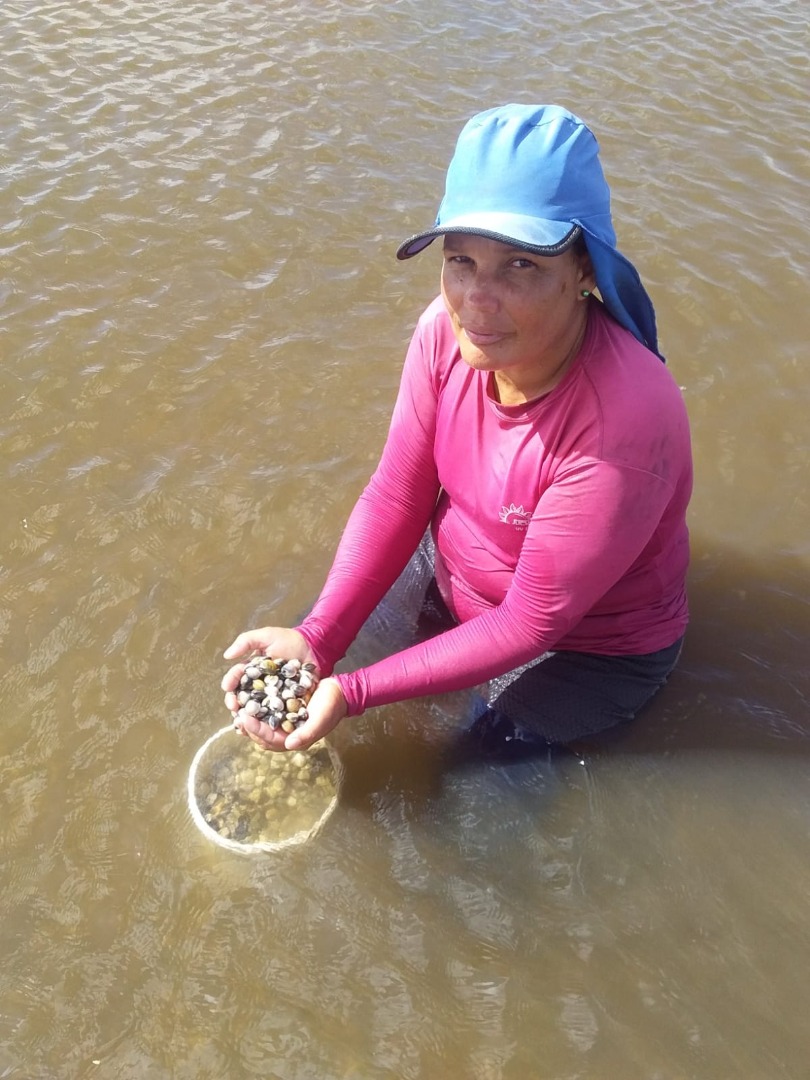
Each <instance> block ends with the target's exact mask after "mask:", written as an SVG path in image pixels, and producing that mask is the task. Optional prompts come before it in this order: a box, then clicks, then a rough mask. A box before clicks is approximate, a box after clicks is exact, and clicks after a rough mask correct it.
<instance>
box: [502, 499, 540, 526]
mask: <svg viewBox="0 0 810 1080" xmlns="http://www.w3.org/2000/svg"><path fill="white" fill-rule="evenodd" d="M498 517H499V518H500V519H501V521H502V522H503V523H504V525H513V526H514V527H515V528H516V529H528V527H529V522H530V521H531V520H532V515H531V513H530V512H529V511H528V510H524V509H523V506H522V505H521V506H515V504H514V503H509V505H508V506H502V507H501V512H500V514H498Z"/></svg>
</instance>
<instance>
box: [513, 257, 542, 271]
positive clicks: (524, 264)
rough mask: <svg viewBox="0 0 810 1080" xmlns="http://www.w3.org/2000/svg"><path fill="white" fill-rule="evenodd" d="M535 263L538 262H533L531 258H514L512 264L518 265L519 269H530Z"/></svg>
mask: <svg viewBox="0 0 810 1080" xmlns="http://www.w3.org/2000/svg"><path fill="white" fill-rule="evenodd" d="M535 265H536V264H535V263H533V262H532V260H531V259H513V261H512V266H514V267H516V268H517V269H518V270H529V269H531V268H532V267H533V266H535Z"/></svg>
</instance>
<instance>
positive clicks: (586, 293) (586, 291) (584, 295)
mask: <svg viewBox="0 0 810 1080" xmlns="http://www.w3.org/2000/svg"><path fill="white" fill-rule="evenodd" d="M579 295H580V296H581V297H582V298H583V299H585V300H587V298H588V297H589V296H590V295H591V293H590V290H589V289H583V290H582V292H581V293H580V294H579Z"/></svg>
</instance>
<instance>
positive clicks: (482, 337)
mask: <svg viewBox="0 0 810 1080" xmlns="http://www.w3.org/2000/svg"><path fill="white" fill-rule="evenodd" d="M464 333H465V334H466V336H467V340H468V341H469V342H471V343H472V344H473V345H477V346H478V348H479V349H482V348H486V346H487V345H494V344H495V343H496V342H498V341H500V340H501V339H502V338H503V336H504V335H503V332H502V331H500V330H473V328H472V327H470V326H465V327H464Z"/></svg>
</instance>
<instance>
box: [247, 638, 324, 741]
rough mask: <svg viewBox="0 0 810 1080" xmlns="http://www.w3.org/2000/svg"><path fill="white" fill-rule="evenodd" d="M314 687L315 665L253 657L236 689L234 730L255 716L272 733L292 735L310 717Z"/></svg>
mask: <svg viewBox="0 0 810 1080" xmlns="http://www.w3.org/2000/svg"><path fill="white" fill-rule="evenodd" d="M317 685H318V673H317V670H316V668H315V665H314V664H310V663H304V664H302V663H301V661H300V660H296V659H292V660H287V659H285V658H284V657H270V656H263V655H261V654H258V655H255V656H252V657H251V658H250V659H249V660H248V662H247V665H246V667H245V672H244V674H243V675H242V678H241V679H240V681H239V686H238V687H237V689H236V700H237V702H238V703H239V708H238V709H237V711H236V712H234V714H233V719H234V727H236V728H239V727H240V726H241V721H242V720H244V719H245V718H246V717H248V716H255V717H256V719H257V720H261V721H263V722H264V723H266V724H269V725H270V727H271V728H273V729H274V730H275V729H276V728H281V730H282V731H284V732H287V733H289V732H291V731H295V729H296V728H297V727H301V725H302V724H303V723H305V722H306V720H307V718H308V717H309V713H308V711H307V706H308V705H309V699H310V698H311V697H312V695H313V693H314V691H315V687H316V686H317Z"/></svg>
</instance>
